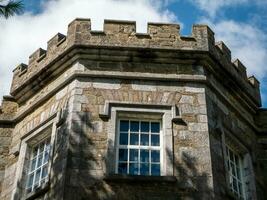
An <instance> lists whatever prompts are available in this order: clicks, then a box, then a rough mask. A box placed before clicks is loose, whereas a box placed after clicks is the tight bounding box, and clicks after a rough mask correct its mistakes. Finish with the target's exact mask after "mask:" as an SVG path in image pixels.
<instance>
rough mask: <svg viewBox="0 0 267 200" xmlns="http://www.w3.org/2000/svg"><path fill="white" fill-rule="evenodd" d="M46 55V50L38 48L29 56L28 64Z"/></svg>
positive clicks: (35, 62) (30, 64)
mask: <svg viewBox="0 0 267 200" xmlns="http://www.w3.org/2000/svg"><path fill="white" fill-rule="evenodd" d="M45 56H46V50H44V49H42V48H39V49H37V50H36V51H35V52H34V53H33V54H32V55H30V56H29V64H28V65H29V66H32V65H34V64H37V63H39V62H40V61H41V60H42V59H43V58H45Z"/></svg>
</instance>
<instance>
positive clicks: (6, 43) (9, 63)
mask: <svg viewBox="0 0 267 200" xmlns="http://www.w3.org/2000/svg"><path fill="white" fill-rule="evenodd" d="M166 3H168V0H162V1H156V0H124V1H122V0H90V1H88V0H79V1H73V0H57V1H55V0H53V1H52V0H51V1H49V2H47V3H46V4H44V6H45V8H44V11H43V12H42V13H41V14H39V15H35V16H34V15H32V14H31V13H25V14H23V15H22V16H17V17H14V18H10V19H9V20H5V19H2V18H0V27H1V31H0V52H1V55H0V98H1V97H2V96H3V95H6V94H9V88H10V84H11V79H12V70H13V69H14V68H15V67H16V66H17V65H18V64H19V63H21V62H24V63H27V62H28V57H29V55H30V54H31V53H32V52H34V51H35V50H36V49H37V48H39V47H42V48H44V49H45V48H46V42H47V41H48V40H49V39H50V38H51V37H52V36H53V35H55V34H56V33H57V32H61V33H66V29H67V25H68V23H69V22H71V21H72V20H73V19H74V18H77V17H83V18H91V20H92V29H97V30H101V29H102V26H103V20H104V19H123V20H134V21H136V22H137V31H138V32H146V25H147V22H148V21H155V22H170V21H175V20H176V18H175V15H174V14H173V13H171V12H169V11H168V10H167V9H166V7H165V6H166ZM0 101H1V100H0Z"/></svg>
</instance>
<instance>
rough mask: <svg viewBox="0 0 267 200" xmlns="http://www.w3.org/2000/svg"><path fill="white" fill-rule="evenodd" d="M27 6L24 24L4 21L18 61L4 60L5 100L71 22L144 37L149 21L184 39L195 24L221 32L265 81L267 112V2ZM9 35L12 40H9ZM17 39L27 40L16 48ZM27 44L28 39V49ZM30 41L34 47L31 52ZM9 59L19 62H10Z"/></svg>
mask: <svg viewBox="0 0 267 200" xmlns="http://www.w3.org/2000/svg"><path fill="white" fill-rule="evenodd" d="M23 2H24V5H25V12H24V13H23V15H22V16H20V18H18V17H15V18H13V19H11V20H8V22H6V21H4V20H3V19H0V25H1V27H3V30H2V31H1V32H2V35H1V32H0V52H6V51H12V52H14V54H16V55H17V56H14V57H8V55H7V56H6V59H2V60H1V57H0V70H2V68H1V65H2V66H5V69H6V68H8V69H10V70H9V71H6V73H4V74H6V75H7V76H5V77H6V81H4V85H3V86H4V87H0V88H4V89H2V91H1V90H0V95H3V94H6V93H8V89H9V87H10V80H11V77H10V75H8V73H11V72H10V71H11V69H13V68H14V67H15V66H16V65H17V64H19V63H20V62H26V58H27V57H28V56H29V55H30V54H31V53H30V52H33V51H34V50H35V49H37V48H38V47H39V46H41V47H43V48H46V41H47V40H48V39H49V38H50V37H51V36H53V34H55V33H57V32H59V31H60V32H63V33H65V32H66V27H67V24H68V23H69V22H70V21H71V19H73V18H75V17H86V18H91V19H92V26H93V28H94V29H102V23H103V19H104V18H113V19H114V18H115V19H130V20H135V21H137V30H139V31H140V32H145V30H146V23H147V22H148V21H162V22H175V23H180V24H181V25H182V30H181V33H182V34H183V35H190V33H191V27H192V24H196V23H206V24H208V25H209V26H210V27H211V28H212V29H213V30H214V32H215V38H216V40H223V41H224V42H225V43H226V44H227V45H228V47H230V49H231V50H232V57H233V58H237V57H238V58H239V59H240V60H241V61H242V62H243V63H244V64H245V66H246V67H247V72H248V74H249V75H255V76H256V77H257V78H258V79H259V80H260V81H261V91H262V100H263V106H264V107H267V66H266V65H265V63H267V0H253V1H251V0H90V1H89V0H57V1H55V0H40V1H38V0H23ZM25 27H26V28H25ZM47 27H49V28H47ZM15 32H16V33H15ZM9 33H12V34H11V35H10V36H9ZM23 34H24V35H23ZM11 36H12V37H11ZM1 38H2V40H1ZM14 38H17V39H18V40H19V39H22V40H21V41H19V42H18V40H17V41H16V42H14ZM23 38H25V42H24V43H23ZM26 38H27V40H26ZM27 41H31V42H32V43H33V44H31V45H30V46H29V43H28V42H27ZM1 42H2V43H3V44H8V45H9V47H8V48H7V47H6V46H4V47H5V48H4V47H3V45H2V49H1ZM26 42H27V43H26ZM26 44H27V45H26ZM12 46H14V47H13V49H12ZM25 46H27V47H25ZM15 47H16V49H15ZM19 47H20V48H19ZM26 55H27V56H26ZM8 59H9V60H10V59H12V60H14V61H13V62H9V61H8ZM2 74H3V73H2ZM2 76H3V77H4V75H2ZM0 78H1V73H0ZM0 80H1V79H0ZM1 82H2V81H0V84H1ZM2 84H3V83H2Z"/></svg>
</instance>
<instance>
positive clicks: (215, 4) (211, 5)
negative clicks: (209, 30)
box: [189, 0, 262, 17]
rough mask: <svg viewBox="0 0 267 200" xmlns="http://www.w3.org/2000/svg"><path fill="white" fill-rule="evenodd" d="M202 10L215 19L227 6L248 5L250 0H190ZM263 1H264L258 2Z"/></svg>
mask: <svg viewBox="0 0 267 200" xmlns="http://www.w3.org/2000/svg"><path fill="white" fill-rule="evenodd" d="M189 1H191V3H193V4H194V5H196V7H198V8H199V9H201V10H204V11H205V12H207V14H208V15H209V16H210V17H214V16H215V14H216V13H217V11H218V10H219V9H221V8H222V7H227V6H235V5H239V4H242V3H247V2H248V1H249V0H189ZM258 1H262V0H258Z"/></svg>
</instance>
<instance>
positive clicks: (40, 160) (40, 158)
mask: <svg viewBox="0 0 267 200" xmlns="http://www.w3.org/2000/svg"><path fill="white" fill-rule="evenodd" d="M42 160H43V154H39V156H38V163H37V167H40V166H41V165H42Z"/></svg>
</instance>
